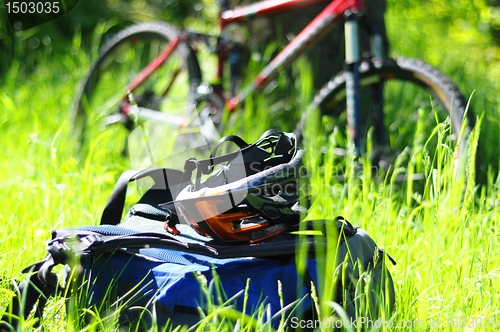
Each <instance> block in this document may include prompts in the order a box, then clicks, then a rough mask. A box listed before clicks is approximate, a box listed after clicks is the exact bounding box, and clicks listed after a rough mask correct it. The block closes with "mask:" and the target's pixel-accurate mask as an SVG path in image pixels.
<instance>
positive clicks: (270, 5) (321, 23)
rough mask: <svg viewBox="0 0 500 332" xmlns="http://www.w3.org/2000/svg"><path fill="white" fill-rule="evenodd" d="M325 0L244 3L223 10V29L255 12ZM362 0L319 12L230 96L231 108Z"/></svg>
mask: <svg viewBox="0 0 500 332" xmlns="http://www.w3.org/2000/svg"><path fill="white" fill-rule="evenodd" d="M321 2H326V0H265V1H261V2H257V3H255V4H251V5H248V6H245V7H236V8H235V9H232V10H231V9H229V10H225V11H222V12H221V15H220V28H221V30H222V31H223V30H224V28H226V27H227V26H228V25H230V24H232V23H239V22H244V21H246V20H248V18H251V17H253V16H268V15H273V14H276V13H281V12H286V11H290V10H294V9H298V8H301V7H306V6H311V5H314V4H317V3H321ZM362 8H363V7H362V1H361V0H334V1H332V2H331V3H330V4H329V5H328V6H326V8H325V9H323V11H322V12H321V13H319V14H318V16H316V17H315V18H314V19H313V20H312V21H311V22H310V23H309V24H308V25H307V26H306V27H305V28H304V29H303V30H302V31H301V32H300V33H299V34H298V35H297V36H296V37H295V38H294V39H293V40H292V41H291V42H290V43H289V44H288V45H287V46H286V47H285V48H284V49H283V50H282V51H281V52H280V53H279V54H278V55H276V57H275V58H274V59H273V60H272V61H271V62H270V63H269V64H268V65H267V66H266V67H265V68H264V69H263V70H262V71H261V72H260V73H259V74H258V75H257V77H256V78H255V79H254V81H253V82H252V83H251V84H250V85H249V86H248V87H246V88H245V89H244V90H243V91H241V93H240V94H239V95H238V96H237V97H236V98H231V100H230V101H229V103H228V108H229V109H230V110H233V109H234V107H235V106H236V105H237V104H238V103H239V102H240V101H241V100H243V99H244V98H245V97H246V96H248V94H250V93H251V92H253V91H259V90H261V89H263V88H264V87H265V86H266V85H267V84H268V83H269V82H271V81H272V80H273V79H275V78H276V77H277V76H278V74H279V72H278V70H279V69H281V68H286V67H288V66H289V65H290V64H291V63H292V62H293V61H294V60H295V59H297V57H298V56H299V55H300V54H302V52H304V51H305V50H307V49H308V48H309V47H310V46H311V45H312V44H313V43H314V42H315V41H316V40H318V39H320V38H321V37H322V36H323V34H324V33H325V32H327V31H328V30H329V28H331V27H332V26H333V25H334V24H335V23H337V22H338V21H339V20H340V19H341V18H342V15H343V14H344V13H345V12H346V11H348V10H351V11H352V12H357V11H360V10H362ZM223 63H224V57H223V55H221V54H219V66H218V74H217V75H218V79H222V77H223V68H224V66H223Z"/></svg>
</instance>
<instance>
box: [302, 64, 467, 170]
mask: <svg viewBox="0 0 500 332" xmlns="http://www.w3.org/2000/svg"><path fill="white" fill-rule="evenodd" d="M345 85H346V75H345V73H344V72H340V73H339V74H338V75H337V76H335V77H334V78H333V79H332V80H331V81H330V82H328V83H327V84H326V85H325V86H324V87H323V88H322V89H321V90H320V91H319V93H318V94H317V95H316V96H315V99H314V101H313V105H312V109H316V110H320V112H321V128H322V130H323V132H324V134H326V135H324V136H323V138H324V139H325V143H327V144H329V143H328V142H330V143H331V142H333V144H334V145H336V146H335V152H336V153H337V154H339V155H346V154H347V151H348V139H347V135H346V133H345V132H346V130H345V128H346V123H347V115H346V101H345V98H346V88H345ZM360 85H361V95H360V97H361V113H362V116H361V124H362V125H361V135H362V136H361V137H362V153H363V154H364V155H366V154H367V153H370V154H371V161H372V165H373V166H375V167H377V168H382V169H385V170H387V169H389V168H391V169H394V167H395V165H396V164H398V165H399V164H401V165H407V164H408V163H409V162H410V158H412V156H415V154H418V155H417V158H414V162H415V163H416V164H417V165H416V170H417V171H418V172H420V176H419V177H422V173H423V170H424V165H422V158H420V157H422V156H423V155H422V154H423V153H425V152H424V149H422V147H423V146H424V145H425V150H426V151H427V152H428V153H429V154H428V155H429V157H430V159H431V160H432V158H433V152H434V151H435V150H436V148H437V145H438V144H439V143H438V135H437V134H436V132H434V135H432V133H433V131H434V130H435V128H437V126H438V123H443V122H445V121H448V122H449V127H448V130H446V131H444V137H442V139H441V141H440V142H442V143H447V142H448V143H449V141H454V143H455V144H458V149H457V151H458V157H461V156H462V154H463V152H464V150H465V144H466V139H467V136H468V134H469V133H470V131H471V129H472V127H473V126H474V116H473V114H472V112H471V110H470V109H467V101H466V99H465V98H464V97H463V95H462V94H461V93H460V91H459V89H458V88H457V87H456V85H455V84H454V83H453V82H452V81H451V80H450V79H449V78H448V77H446V76H445V75H444V74H443V73H441V72H440V71H439V70H437V69H436V68H434V67H432V66H430V65H428V64H426V63H424V62H423V61H420V60H416V59H409V58H396V59H390V60H387V61H385V62H384V63H383V64H376V63H373V62H372V61H365V62H363V63H362V64H361V67H360ZM381 94H382V95H383V98H378V97H377V96H379V95H381ZM378 100H382V102H381V103H383V105H382V107H380V105H378V104H379V102H378ZM380 110H382V112H381V111H380ZM304 121H305V119H303V120H302V121H301V124H299V128H298V129H299V131H300V130H301V129H302V128H301V127H302V126H303V123H304ZM462 127H463V130H462ZM369 133H370V135H369ZM332 135H333V137H332ZM369 136H370V137H371V139H367V137H369ZM431 136H432V138H430V137H431ZM458 139H459V140H460V141H457V140H458ZM329 145H330V144H329ZM449 146H453V144H449ZM417 150H418V151H417ZM396 159H397V160H398V161H396Z"/></svg>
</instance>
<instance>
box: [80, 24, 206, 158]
mask: <svg viewBox="0 0 500 332" xmlns="http://www.w3.org/2000/svg"><path fill="white" fill-rule="evenodd" d="M179 35H180V31H179V30H178V29H176V28H175V27H173V26H171V25H169V24H167V23H163V22H147V23H140V24H136V25H133V26H131V27H129V28H127V29H125V30H123V31H121V32H119V33H118V34H117V35H115V36H114V37H113V38H111V39H110V40H109V41H108V42H107V43H106V44H105V45H104V47H103V48H102V50H101V51H100V52H99V56H98V58H97V60H96V61H95V62H94V63H93V64H92V65H91V68H90V70H89V73H88V74H87V75H86V76H85V78H84V79H83V81H82V84H81V86H80V89H79V91H78V92H77V95H76V98H75V103H74V107H73V112H72V120H73V125H74V135H75V137H76V139H77V142H78V144H79V145H80V146H83V145H84V143H87V142H89V141H90V139H91V138H92V139H95V138H96V137H97V136H99V135H100V134H101V131H102V126H94V125H91V124H95V123H99V124H113V123H122V124H125V128H127V129H129V130H130V129H132V128H133V127H134V125H135V123H134V122H135V121H136V120H137V116H125V115H124V114H123V113H122V112H121V111H120V103H121V102H122V101H123V100H124V98H128V99H129V101H131V103H132V104H137V106H138V107H140V108H141V109H142V110H144V113H143V114H150V115H153V116H154V115H155V114H158V115H159V113H156V112H151V111H162V112H172V111H173V110H177V109H180V108H182V107H183V106H186V105H187V104H188V103H190V102H192V101H193V98H194V92H195V88H196V87H197V86H198V84H199V82H200V81H201V72H200V67H199V64H198V61H197V59H196V56H195V53H194V52H193V51H192V50H191V48H190V47H189V46H188V45H186V44H185V43H184V42H182V41H181V42H180V43H179V44H178V45H177V47H176V48H175V50H174V52H173V53H172V54H171V55H170V57H169V58H168V59H167V60H166V61H165V62H164V63H163V64H162V65H161V66H159V67H158V68H157V69H156V70H155V71H154V72H153V73H152V74H151V75H149V76H148V77H147V79H146V80H145V81H144V82H143V83H141V84H140V85H139V86H138V87H137V88H135V89H134V90H133V91H132V92H129V89H130V86H129V84H130V83H131V81H132V80H133V79H134V78H136V77H137V75H138V74H139V73H140V72H141V71H142V70H143V69H144V68H145V67H146V66H147V65H148V64H150V63H151V61H153V60H154V59H157V58H158V55H159V54H160V53H161V52H162V51H163V50H165V49H166V47H167V46H168V45H169V44H168V43H170V42H171V41H172V40H175V39H176V38H178V37H179ZM141 112H142V111H141ZM169 115H170V113H169ZM118 127H121V128H119V129H115V131H110V132H108V133H107V134H106V136H107V139H109V140H110V141H111V142H116V141H118V144H119V145H121V147H123V144H124V143H123V142H124V140H126V137H127V134H128V131H127V130H123V128H124V127H123V126H118ZM116 130H118V131H116ZM99 137H100V136H99ZM105 139H106V138H105ZM122 139H123V140H122ZM103 145H106V144H103ZM110 145H113V144H111V143H110V144H108V150H109V149H111V148H110V147H109V146H110ZM108 152H109V151H108Z"/></svg>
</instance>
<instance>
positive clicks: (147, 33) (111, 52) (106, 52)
mask: <svg viewBox="0 0 500 332" xmlns="http://www.w3.org/2000/svg"><path fill="white" fill-rule="evenodd" d="M180 34H181V32H180V30H178V29H177V28H175V27H174V26H172V25H170V24H168V23H165V22H145V23H139V24H135V25H132V26H130V27H128V28H126V29H124V30H122V31H121V32H119V33H117V34H116V35H115V36H114V37H112V38H111V39H110V40H109V41H108V42H107V43H106V44H105V45H104V46H103V47H102V49H101V50H100V52H99V55H98V57H97V59H96V60H95V61H94V62H93V63H92V65H91V67H90V70H89V72H88V73H87V75H86V76H85V77H84V79H83V80H82V83H81V85H80V87H79V90H78V91H77V94H76V98H75V102H74V105H73V110H72V124H73V126H74V135H75V138H76V140H77V143H78V144H79V146H80V147H82V146H83V145H84V144H85V143H86V138H87V137H86V136H87V127H88V124H89V117H90V116H91V114H90V113H91V111H94V110H93V109H92V106H89V105H90V104H91V103H92V102H93V99H94V96H95V94H96V90H97V88H98V87H97V86H98V84H100V83H99V81H100V80H101V77H102V76H103V74H104V72H105V71H106V70H107V69H108V67H110V66H113V65H115V64H117V63H119V61H114V60H115V59H113V57H120V56H124V55H123V54H122V53H127V52H137V54H139V55H140V56H141V57H147V56H148V55H149V54H148V52H149V53H152V52H151V51H150V50H146V47H148V45H149V44H147V43H148V42H151V44H153V43H168V42H170V41H172V40H173V39H175V38H177V37H178V36H180ZM141 45H143V47H144V50H143V51H141V50H140V49H139V47H141ZM154 46H156V45H154ZM133 47H137V48H138V50H137V51H136V50H135V49H134V50H133V51H132V48H133ZM149 47H150V49H151V48H152V46H150V45H149ZM157 48H158V49H159V47H157ZM141 52H143V53H141ZM174 53H175V54H176V60H177V61H179V62H181V63H180V67H179V68H182V70H183V71H185V72H186V74H185V80H186V81H187V82H185V83H183V84H182V85H185V86H184V87H183V88H185V90H183V93H182V94H185V95H183V97H185V98H183V99H185V100H180V103H179V105H177V106H176V107H179V108H180V107H183V106H186V105H187V104H189V103H190V102H192V101H193V99H194V94H195V88H196V87H197V86H198V85H199V83H200V82H201V70H200V66H199V63H198V60H197V58H196V54H195V52H194V51H193V50H192V49H191V48H190V47H189V46H188V45H187V44H186V43H184V42H182V41H181V42H180V43H179V45H178V46H177V47H176V49H175V51H174ZM133 54H135V53H133ZM144 54H146V55H144ZM152 57H154V56H153V55H152ZM129 58H130V57H129ZM131 58H132V60H134V61H135V60H136V59H135V57H134V56H132V57H131ZM125 59H126V60H127V58H126V56H125ZM129 60H130V59H129ZM149 61H150V59H147V60H146V61H145V63H144V64H147V63H149ZM167 61H170V59H169V60H167ZM108 62H109V63H108ZM124 62H125V61H124ZM130 67H132V66H130ZM161 67H166V65H165V64H163V65H162V66H161ZM141 69H143V67H140V68H138V71H140V70H141ZM127 70H128V69H127ZM130 70H132V69H130ZM134 74H137V72H135V73H134ZM127 76H130V77H134V76H132V74H128V75H125V78H128V80H127V81H126V82H125V81H124V82H123V85H124V86H126V85H127V84H128V83H129V80H130V77H127ZM164 76H169V75H164ZM164 76H162V77H164ZM101 81H102V80H101ZM113 83H114V82H113ZM179 85H181V83H179ZM116 90H119V88H117V89H116ZM123 97H124V96H123ZM140 97H143V96H140ZM164 97H165V96H161V97H160V96H153V97H151V98H158V99H162V100H163V99H165V98H164ZM144 99H146V98H144ZM179 99H180V97H179ZM120 100H121V99H120ZM154 102H156V103H159V101H158V100H154ZM150 103H152V102H151V101H150ZM138 104H139V102H138ZM114 106H116V105H113V107H114ZM139 106H141V105H139ZM104 111H105V112H107V111H109V110H104ZM97 117H98V118H102V117H103V115H97ZM122 122H125V124H126V127H127V128H128V129H131V128H132V127H133V124H132V123H130V120H128V121H127V119H123V117H122Z"/></svg>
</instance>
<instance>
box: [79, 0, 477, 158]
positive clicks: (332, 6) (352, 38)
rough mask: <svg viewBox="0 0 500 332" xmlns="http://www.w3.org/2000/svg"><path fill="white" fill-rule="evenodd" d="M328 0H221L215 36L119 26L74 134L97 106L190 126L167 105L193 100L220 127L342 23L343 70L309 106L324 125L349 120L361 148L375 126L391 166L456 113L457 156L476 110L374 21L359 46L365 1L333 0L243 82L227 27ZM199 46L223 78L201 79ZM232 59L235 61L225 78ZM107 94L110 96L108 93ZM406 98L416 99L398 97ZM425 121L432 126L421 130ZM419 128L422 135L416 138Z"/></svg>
mask: <svg viewBox="0 0 500 332" xmlns="http://www.w3.org/2000/svg"><path fill="white" fill-rule="evenodd" d="M323 1H327V0H312V1H306V0H265V1H260V2H257V3H254V4H251V5H247V6H242V7H236V8H234V9H229V8H228V0H222V1H221V10H220V13H219V21H220V30H221V33H220V34H218V35H208V34H204V33H199V32H195V31H189V30H180V29H178V28H176V27H174V26H172V25H170V24H168V23H165V22H147V23H139V24H136V25H133V26H131V27H129V28H127V29H125V30H123V31H121V32H119V33H118V34H117V35H116V36H114V37H113V38H112V39H111V40H110V41H109V42H107V43H106V44H105V46H104V47H103V48H102V50H101V51H100V52H99V56H98V58H97V60H96V61H95V62H94V63H93V64H92V66H91V69H90V71H89V73H88V75H87V76H86V77H85V78H84V80H83V83H82V85H81V88H80V90H79V91H78V93H77V97H76V102H75V106H74V109H73V121H74V123H75V133H76V135H77V136H78V137H79V140H80V142H84V140H85V135H86V133H85V131H86V128H87V121H88V120H87V118H88V115H89V113H90V112H93V114H97V118H104V122H105V123H106V124H111V123H123V124H124V125H125V127H126V128H128V129H131V128H133V127H134V126H135V125H136V124H137V122H140V121H148V120H152V119H155V121H160V122H161V121H164V122H167V123H170V124H175V125H178V126H182V125H188V124H189V121H188V122H186V121H187V120H186V116H187V115H186V114H171V113H162V112H161V111H162V110H168V111H171V110H174V109H178V108H179V107H180V106H183V105H186V104H187V103H195V104H196V105H197V110H198V112H199V116H200V119H201V120H200V121H201V122H202V124H203V125H205V126H210V128H212V130H211V131H210V132H212V133H214V132H215V133H216V132H218V131H220V130H221V127H223V125H224V124H223V121H221V119H222V118H223V116H224V112H227V111H229V112H231V111H233V110H235V109H236V108H237V107H238V106H239V105H241V104H242V102H243V101H244V100H245V99H246V98H247V97H248V96H250V95H254V94H257V93H259V92H261V91H262V90H263V89H264V88H265V87H266V85H268V84H269V82H271V81H272V80H273V79H275V78H276V77H277V76H278V75H279V71H280V70H281V69H282V68H287V67H289V66H290V64H291V63H293V62H294V61H295V60H296V59H297V58H298V57H299V56H300V55H301V54H303V53H304V52H305V51H306V50H307V49H308V48H309V46H310V44H311V42H312V41H315V40H317V39H320V38H322V37H324V36H325V34H326V32H327V31H329V29H330V28H331V27H333V26H336V25H338V24H339V23H340V22H343V24H344V30H345V61H344V62H345V65H344V70H343V71H341V72H339V73H337V74H336V75H333V76H332V79H331V80H330V81H329V82H328V83H326V84H325V85H324V86H323V88H321V89H320V90H319V92H318V93H317V94H316V96H315V98H314V101H313V103H312V106H311V109H319V110H320V111H321V115H322V116H323V121H322V124H323V128H324V129H325V131H326V132H327V133H330V132H332V131H333V128H335V127H339V126H343V123H345V122H347V127H348V130H347V131H348V136H350V139H351V141H352V142H354V149H355V154H356V155H357V156H361V155H363V154H364V153H366V150H367V143H366V140H365V138H366V135H367V134H368V133H370V134H372V135H373V145H374V147H373V148H372V154H373V157H372V161H373V163H374V164H380V165H383V166H384V167H390V165H391V163H392V162H393V160H392V159H394V157H393V156H391V155H390V153H387V151H391V152H392V151H394V150H395V149H396V148H400V149H404V148H405V147H406V146H409V144H408V142H409V141H412V140H413V141H415V140H420V141H421V140H422V139H423V140H424V141H423V142H425V140H426V139H427V137H428V136H425V135H429V133H430V132H431V131H432V130H433V128H435V127H436V124H437V123H438V122H440V121H444V119H445V118H446V117H447V116H449V119H450V120H449V124H450V129H449V130H447V131H446V137H445V138H444V140H453V141H455V142H456V144H457V146H458V149H457V150H458V153H459V154H460V153H461V152H462V151H463V150H464V148H465V144H466V139H467V136H468V134H469V132H470V131H471V128H472V127H473V126H474V116H473V114H472V112H471V111H470V110H467V107H468V106H467V101H466V99H465V98H464V97H463V95H462V94H461V92H460V90H459V89H458V88H457V86H456V85H455V84H454V83H453V82H452V81H451V80H450V79H449V78H448V77H446V76H445V75H444V74H443V73H441V72H440V71H439V70H438V69H436V68H434V67H432V66H430V65H429V64H426V63H424V62H423V61H420V60H417V59H409V58H403V57H398V58H386V57H384V51H383V49H382V45H381V42H380V33H379V32H378V31H377V27H374V28H373V29H372V30H371V31H370V32H369V33H370V39H371V42H372V45H373V47H372V52H371V54H369V55H368V56H363V55H362V54H360V51H359V47H360V41H359V35H358V33H359V31H358V30H359V27H358V17H359V16H360V15H362V14H363V8H364V7H363V1H361V0H333V1H329V4H327V5H326V7H325V8H324V9H323V10H322V11H321V12H320V13H319V14H318V15H317V16H316V17H315V18H314V19H313V20H311V22H310V23H309V24H308V25H307V26H306V27H305V28H304V29H303V30H302V31H301V32H300V33H299V34H298V35H297V36H296V37H295V38H294V39H293V40H292V41H291V42H290V43H289V44H288V45H286V46H285V47H284V48H283V50H282V51H281V52H279V53H278V54H277V55H276V56H275V57H274V58H273V59H272V60H271V61H270V62H269V63H268V64H267V65H266V66H265V68H264V69H263V70H262V71H261V72H260V73H259V74H258V75H257V76H256V77H255V79H253V81H252V82H251V83H250V84H249V85H247V86H245V87H243V88H241V89H240V88H239V87H238V86H237V85H238V83H237V82H238V79H239V77H238V75H239V70H238V63H239V61H240V60H239V58H240V57H241V56H240V54H239V53H240V51H241V43H239V42H236V41H235V40H233V39H231V38H230V37H228V36H227V34H226V30H227V28H228V26H230V25H232V24H239V23H241V22H244V21H246V19H247V18H249V17H252V16H266V15H272V14H274V13H278V12H279V13H281V12H286V11H290V10H294V9H297V8H302V7H307V6H310V5H313V4H317V3H318V2H323ZM199 44H201V45H206V46H208V47H209V48H210V49H211V51H213V52H215V53H216V55H217V57H218V62H217V74H216V78H217V81H218V82H223V83H222V84H221V83H217V84H207V83H205V82H204V80H203V77H202V71H201V69H200V62H199V61H198V60H199V59H198V57H197V53H196V45H199ZM227 63H229V67H230V70H229V71H230V75H229V76H230V77H229V80H228V81H229V82H228V83H226V81H227V75H226V73H225V70H227V69H226V68H225V65H226V64H227ZM110 81H112V82H113V83H115V82H120V81H122V82H125V83H123V86H122V87H118V88H117V87H116V85H113V86H112V87H107V86H106V84H108V83H109V82H110ZM106 82H108V83H106ZM146 83H148V84H146ZM228 87H229V88H228ZM226 90H228V92H226ZM106 94H109V95H110V96H111V97H105V96H106ZM403 94H411V96H410V97H407V96H403ZM400 101H404V102H406V103H410V104H412V105H409V104H408V105H400V104H398V102H400ZM93 105H94V106H93ZM95 105H99V108H98V110H95V109H93V107H95ZM117 106H118V107H117ZM112 107H117V112H116V113H114V114H111V115H108V114H107V112H108V111H109V109H111V108H112ZM404 112H406V113H404ZM101 113H102V114H101ZM308 114H309V113H308V112H304V115H303V116H302V118H301V121H299V124H298V125H297V130H296V131H297V132H298V133H300V132H301V131H302V129H303V126H304V123H305V122H306V120H307V117H308ZM441 114H442V117H440V118H438V116H441ZM368 115H370V116H368ZM339 121H340V122H339ZM198 125H199V123H198ZM424 127H428V128H430V129H429V130H428V131H425V132H424V131H423V130H422V128H424ZM370 128H373V131H371V130H370ZM333 132H334V134H335V135H336V136H337V137H336V140H337V143H336V144H337V145H338V146H340V147H343V149H340V154H342V153H343V154H346V151H347V146H348V143H345V142H348V141H349V139H347V137H345V136H343V135H339V131H336V132H335V131H333ZM340 132H342V131H340ZM422 133H423V135H424V136H422V135H420V138H417V137H416V135H419V134H422ZM212 136H213V137H212ZM212 136H210V137H209V140H215V139H216V135H212ZM346 136H347V135H346ZM339 142H340V143H339ZM426 144H427V145H430V144H429V142H427V143H426ZM434 144H438V143H434ZM337 150H339V149H337ZM392 153H394V152H392ZM396 153H400V152H399V151H397V152H396Z"/></svg>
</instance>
